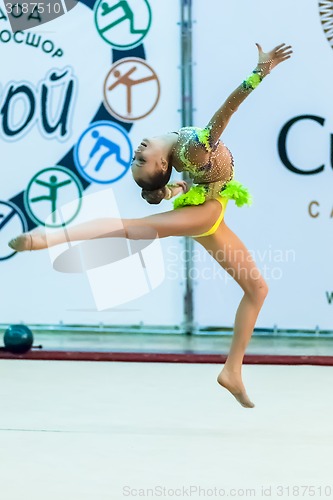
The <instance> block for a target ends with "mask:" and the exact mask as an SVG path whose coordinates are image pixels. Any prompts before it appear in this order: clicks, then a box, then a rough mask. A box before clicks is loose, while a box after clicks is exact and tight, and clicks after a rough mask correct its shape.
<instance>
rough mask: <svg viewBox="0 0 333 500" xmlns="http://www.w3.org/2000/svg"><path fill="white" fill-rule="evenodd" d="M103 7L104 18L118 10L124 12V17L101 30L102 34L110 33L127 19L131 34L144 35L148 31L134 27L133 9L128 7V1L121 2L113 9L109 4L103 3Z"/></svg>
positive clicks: (121, 0) (122, 0)
mask: <svg viewBox="0 0 333 500" xmlns="http://www.w3.org/2000/svg"><path fill="white" fill-rule="evenodd" d="M101 7H102V11H103V12H102V14H101V15H102V16H107V15H108V14H111V12H113V11H115V10H116V9H122V10H123V12H124V15H123V16H122V17H119V18H118V19H117V20H116V21H113V22H112V23H110V24H108V25H107V26H105V27H104V28H103V29H101V30H100V32H101V33H104V32H105V31H108V30H110V29H112V28H114V27H115V26H117V25H118V24H120V23H122V22H124V21H126V20H127V19H128V20H129V22H130V32H131V33H132V34H134V35H135V34H140V35H142V34H144V33H145V32H146V31H147V30H145V29H143V30H138V29H135V27H134V14H133V11H132V9H131V7H130V6H129V5H128V2H127V1H126V0H120V2H118V3H117V4H116V5H113V6H112V7H110V5H109V4H108V3H107V2H103V3H102V5H101Z"/></svg>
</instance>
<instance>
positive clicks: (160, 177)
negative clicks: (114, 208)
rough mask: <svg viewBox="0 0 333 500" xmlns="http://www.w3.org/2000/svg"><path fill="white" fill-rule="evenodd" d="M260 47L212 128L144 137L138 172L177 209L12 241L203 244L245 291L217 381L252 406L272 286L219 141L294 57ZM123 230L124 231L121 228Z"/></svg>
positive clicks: (149, 193) (152, 198)
mask: <svg viewBox="0 0 333 500" xmlns="http://www.w3.org/2000/svg"><path fill="white" fill-rule="evenodd" d="M256 45H257V48H258V54H259V60H258V64H257V66H256V68H255V69H254V70H253V72H252V73H251V74H250V76H248V77H247V78H246V79H245V80H244V81H243V82H242V83H241V85H240V86H239V87H238V88H237V89H236V90H235V91H234V92H232V94H231V95H230V96H229V97H228V98H227V100H226V101H225V102H224V104H222V106H221V107H220V108H219V109H218V110H217V112H216V113H215V114H214V116H213V117H212V119H211V120H210V122H209V123H208V125H207V126H206V127H205V128H203V129H199V128H196V127H184V128H181V129H180V130H179V131H178V132H170V133H168V134H165V135H162V136H158V137H151V138H146V139H143V140H142V142H141V144H140V145H139V146H138V148H137V149H136V150H135V156H134V158H133V162H132V174H133V177H134V180H135V182H136V183H137V184H138V185H139V186H140V187H141V188H142V193H141V195H142V197H143V198H144V199H146V200H147V201H148V202H149V203H153V204H157V203H160V202H161V200H162V199H170V198H171V197H173V196H176V195H178V194H180V196H178V197H177V198H176V199H175V200H174V209H173V210H170V211H167V212H163V213H160V214H155V215H150V216H147V217H143V218H140V219H123V220H121V221H119V219H113V218H102V219H97V220H93V221H89V222H86V223H83V224H78V225H75V226H73V227H69V228H67V231H66V235H65V236H64V232H63V231H59V232H58V231H57V232H55V233H51V234H49V235H47V237H46V235H45V233H43V232H41V231H39V230H37V231H36V229H35V230H33V231H30V232H28V233H23V234H21V235H19V236H18V237H16V238H14V239H13V240H11V241H10V242H9V246H10V247H11V248H13V249H14V250H16V251H18V252H21V251H24V250H41V249H44V248H47V247H49V246H53V245H57V244H60V243H64V242H65V241H68V240H70V241H74V240H88V239H93V238H103V237H122V238H127V239H153V238H154V237H156V236H158V237H159V238H165V237H167V236H190V237H192V238H194V239H195V240H196V241H197V242H199V243H200V244H201V245H202V246H203V247H204V248H205V249H206V250H207V251H208V252H209V253H210V255H212V256H213V257H214V258H215V259H216V261H217V262H218V263H219V264H220V265H221V266H222V267H223V268H224V269H225V270H226V271H227V272H228V273H229V274H230V275H231V276H232V277H233V278H234V279H235V280H236V282H237V283H238V284H239V285H240V287H241V288H242V290H243V292H244V295H243V297H242V300H241V302H240V304H239V307H238V309H237V312H236V317H235V323H234V334H233V339H232V343H231V347H230V351H229V354H228V357H227V360H226V362H225V364H224V366H223V369H222V371H221V372H220V374H219V375H218V377H217V380H218V383H219V384H220V385H221V386H223V387H224V388H226V389H227V390H229V391H230V392H231V394H233V396H234V397H235V398H236V399H237V400H238V401H239V403H240V404H241V405H242V406H244V407H246V408H253V407H254V404H253V403H252V402H251V400H250V399H249V397H248V395H247V393H246V390H245V387H244V384H243V381H242V372H241V371H242V363H243V358H244V354H245V350H246V347H247V345H248V343H249V341H250V339H251V336H252V332H253V329H254V326H255V323H256V320H257V317H258V314H259V311H260V309H261V307H262V305H263V302H264V300H265V297H266V295H267V284H266V283H265V281H264V279H263V277H262V276H261V275H260V272H259V270H258V268H257V267H256V265H255V263H254V261H253V259H252V258H251V255H250V253H249V251H248V250H247V248H246V247H245V246H244V244H243V243H242V241H240V239H239V238H238V237H237V236H236V234H234V233H233V232H232V231H231V229H229V227H228V226H227V225H226V224H225V222H224V213H225V209H226V205H227V203H228V200H229V199H233V200H234V201H235V203H236V205H237V206H242V205H244V204H246V203H247V204H250V203H251V196H250V194H249V192H248V190H247V189H246V188H245V187H244V186H242V185H241V184H240V183H239V182H237V181H235V180H233V158H232V155H231V153H230V151H229V150H228V148H227V147H226V146H225V145H224V144H223V142H221V141H220V140H219V138H220V136H221V134H222V133H223V132H224V130H225V129H226V126H227V125H228V123H229V120H230V118H231V116H232V115H233V113H234V112H235V111H236V110H237V109H238V106H239V105H240V104H241V103H242V102H243V101H244V100H245V99H246V97H247V96H248V95H249V94H250V93H251V92H252V91H253V89H255V88H256V87H257V86H258V85H259V84H260V82H261V81H262V80H263V78H264V77H266V76H267V75H268V74H269V73H270V72H271V70H272V69H273V68H275V67H276V66H277V65H278V64H280V63H281V62H283V61H286V60H287V59H289V58H290V57H291V54H292V50H291V47H290V46H287V45H286V44H281V45H278V46H277V47H275V48H274V49H273V50H271V51H270V52H267V53H265V52H263V50H262V48H261V46H260V45H258V44H256ZM173 167H174V168H175V169H176V170H177V172H183V171H187V172H189V175H190V177H191V178H192V179H193V181H194V185H193V186H192V187H191V188H190V189H188V186H187V184H186V183H185V182H184V181H179V182H176V183H169V180H170V177H171V172H172V168H173ZM120 226H121V227H122V229H119V227H120Z"/></svg>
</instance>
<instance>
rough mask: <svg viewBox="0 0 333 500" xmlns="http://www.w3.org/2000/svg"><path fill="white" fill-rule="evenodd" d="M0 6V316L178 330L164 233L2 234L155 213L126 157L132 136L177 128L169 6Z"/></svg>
mask: <svg viewBox="0 0 333 500" xmlns="http://www.w3.org/2000/svg"><path fill="white" fill-rule="evenodd" d="M12 3H13V5H11V3H8V2H6V7H5V5H4V4H1V5H0V6H1V12H0V54H1V60H2V71H1V77H0V90H1V102H0V109H1V122H0V141H1V166H0V172H1V185H0V266H1V284H2V286H1V297H0V301H1V315H0V322H1V323H14V322H20V321H24V322H25V323H32V324H34V323H42V324H43V323H46V324H53V323H58V322H60V321H62V322H64V323H65V324H74V323H75V324H90V323H93V324H96V323H97V324H98V323H101V322H103V323H105V324H129V325H132V324H135V325H137V324H140V323H143V324H159V325H178V324H179V323H180V322H181V319H182V314H183V312H182V311H183V285H184V283H183V282H182V281H180V280H179V279H178V277H179V274H180V272H179V270H178V268H177V266H178V263H176V264H173V269H172V271H173V273H174V277H173V278H172V277H171V278H168V277H167V275H168V272H167V267H168V265H167V253H168V249H169V247H168V245H169V242H170V240H164V241H161V240H160V241H158V240H155V241H151V242H147V244H146V245H144V246H141V247H140V248H139V247H138V246H135V243H133V244H131V245H130V244H129V243H127V242H126V241H125V243H126V244H125V245H124V240H123V244H122V246H121V247H120V246H119V241H118V243H116V240H114V244H113V245H111V246H109V247H108V248H107V250H106V249H105V246H104V247H103V249H101V247H98V245H97V243H96V241H97V240H96V241H95V242H94V243H95V246H94V245H90V247H89V248H88V247H87V245H86V246H84V245H79V244H78V245H77V246H76V247H75V248H74V245H72V244H71V243H70V242H68V243H66V244H64V245H61V246H60V247H53V248H52V249H50V252H48V251H41V252H31V253H30V252H26V253H21V254H15V253H13V252H12V251H11V249H10V248H9V247H8V246H7V242H8V241H9V240H10V239H11V238H12V237H14V236H15V235H17V234H19V233H20V232H22V230H26V229H28V228H29V229H30V228H32V227H34V226H39V225H46V227H47V231H48V233H52V232H54V231H57V230H59V229H60V228H63V230H65V229H66V227H68V226H69V225H71V224H76V223H80V222H85V221H87V220H91V219H94V218H105V217H110V218H114V217H122V218H126V217H128V218H133V217H140V216H141V217H143V216H146V215H148V214H152V213H154V212H155V211H156V210H155V209H154V207H152V206H151V205H148V204H147V202H146V201H145V200H143V199H142V198H141V196H140V191H141V190H140V188H139V187H138V186H137V185H136V184H135V182H134V181H133V179H132V175H131V172H130V163H131V160H132V151H133V149H134V148H135V147H137V144H138V143H140V142H141V140H142V138H143V137H146V136H149V135H158V134H161V133H164V132H167V131H172V130H175V129H176V130H177V128H179V126H180V113H179V107H180V101H181V99H180V83H179V82H180V70H179V66H180V43H179V40H180V27H179V19H180V4H179V1H178V0H171V1H169V2H160V1H158V0H149V1H148V0H126V1H118V0H108V1H107V2H105V1H103V0H96V2H94V1H89V0H84V1H82V2H71V1H68V0H66V1H65V2H59V3H57V2H51V3H49V4H48V5H49V7H48V10H50V9H53V11H52V12H48V10H45V9H47V7H46V4H45V5H44V4H43V5H44V11H43V10H42V7H43V5H42V4H35V5H36V6H37V7H36V8H35V9H34V10H33V11H31V10H30V11H29V9H27V7H25V6H24V5H23V4H22V6H19V7H17V5H15V4H14V2H12ZM27 5H28V4H27ZM29 5H30V4H29ZM29 5H28V7H29ZM65 5H66V9H67V11H66V12H65V10H66V9H64V6H65ZM6 8H7V11H6ZM45 21H48V22H47V24H43V23H44V22H45ZM170 208H171V202H166V203H164V205H163V206H162V207H161V209H160V211H161V210H162V211H163V210H169V209H170ZM81 243H82V242H81ZM103 243H105V240H104V241H103ZM148 243H149V244H148ZM96 245H97V246H96ZM172 245H173V247H174V248H175V249H176V250H180V249H181V248H182V245H183V242H182V240H181V239H180V238H178V239H175V240H172ZM59 250H61V252H62V254H63V256H62V257H61V256H59V254H58V255H55V253H57V251H58V252H59ZM176 250H175V251H176ZM103 252H104V254H103ZM116 255H117V256H118V257H117V258H118V260H117V258H116ZM82 259H83V261H84V265H82V266H81V267H80V269H76V268H75V266H74V268H73V266H72V264H73V262H76V263H79V262H80V263H81V262H83V261H82ZM98 259H99V261H100V259H102V261H103V265H102V264H101V265H100V266H99V267H98V266H97V260H98ZM103 259H104V260H103ZM175 266H176V268H175ZM69 268H70V269H69ZM57 271H61V272H57Z"/></svg>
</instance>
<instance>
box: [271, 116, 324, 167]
mask: <svg viewBox="0 0 333 500" xmlns="http://www.w3.org/2000/svg"><path fill="white" fill-rule="evenodd" d="M301 120H313V121H315V122H317V123H319V124H320V125H321V126H323V125H324V123H325V119H324V118H321V117H320V116H315V115H301V116H296V117H295V118H293V119H292V120H289V122H287V123H286V124H285V126H284V127H283V128H282V130H281V132H280V135H279V139H278V150H279V155H280V158H281V161H282V163H283V164H284V165H285V167H287V168H288V170H290V171H291V172H294V173H295V174H301V175H314V174H319V173H320V172H322V171H323V170H324V168H325V165H321V166H320V167H318V168H315V169H313V170H301V169H300V168H297V167H295V165H293V164H292V163H291V161H290V160H289V157H288V154H287V136H288V134H289V132H290V129H291V127H292V126H293V125H295V123H297V122H299V121H301Z"/></svg>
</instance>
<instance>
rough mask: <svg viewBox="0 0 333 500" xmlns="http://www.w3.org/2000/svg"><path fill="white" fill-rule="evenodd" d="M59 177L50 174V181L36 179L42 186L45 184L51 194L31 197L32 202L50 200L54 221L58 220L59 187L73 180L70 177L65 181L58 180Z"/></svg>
mask: <svg viewBox="0 0 333 500" xmlns="http://www.w3.org/2000/svg"><path fill="white" fill-rule="evenodd" d="M57 181H58V177H57V176H56V175H51V176H50V182H45V181H42V180H39V179H37V180H36V181H35V183H36V184H39V185H40V186H45V187H47V188H49V191H50V192H49V195H48V196H46V195H45V196H37V197H35V198H31V199H30V202H31V203H36V202H37V201H42V200H43V201H45V200H49V201H50V202H51V211H52V222H56V213H55V211H56V208H57V198H58V189H59V188H61V187H63V186H66V185H67V184H70V183H71V182H72V181H71V180H70V179H68V180H66V181H63V182H57Z"/></svg>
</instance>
